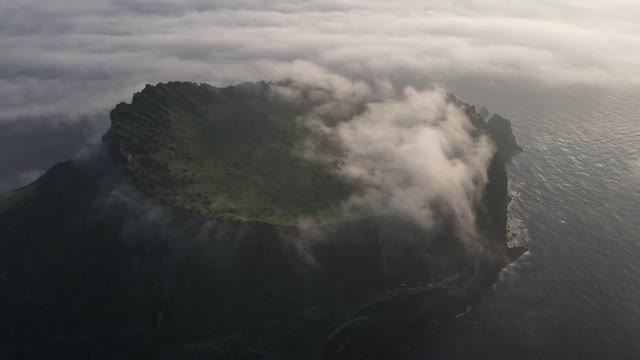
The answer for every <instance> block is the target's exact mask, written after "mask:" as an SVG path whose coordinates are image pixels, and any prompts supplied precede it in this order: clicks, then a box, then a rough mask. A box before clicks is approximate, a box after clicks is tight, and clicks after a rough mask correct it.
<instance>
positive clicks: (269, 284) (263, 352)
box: [0, 83, 518, 359]
mask: <svg viewBox="0 0 640 360" xmlns="http://www.w3.org/2000/svg"><path fill="white" fill-rule="evenodd" d="M176 86H177V87H176ZM194 86H195V85H194ZM245 86H250V85H245ZM259 86H264V84H262V85H259ZM184 87H187V88H189V87H190V85H188V84H187V83H179V84H178V85H175V86H174V87H171V88H168V89H165V90H171V91H179V90H180V89H182V88H184ZM152 90H153V89H152ZM178 98H179V97H178ZM185 101H186V100H185ZM160 105H162V104H160ZM462 105H463V106H464V104H462ZM466 111H467V112H468V113H470V117H471V118H472V121H473V123H474V124H475V125H476V127H477V128H476V129H475V130H474V131H476V132H477V133H481V132H483V131H486V124H485V123H484V120H483V119H482V116H480V115H478V114H476V113H475V108H472V107H467V108H466ZM500 129H502V130H505V131H506V130H507V129H508V130H510V125H509V127H508V128H506V127H504V126H503V127H500ZM508 135H509V134H504V131H503V132H500V133H495V134H494V139H496V142H498V138H502V137H503V136H504V137H506V138H507V139H508V138H509V136H508ZM510 138H511V139H512V138H513V136H512V134H511V137H510ZM514 143H515V142H514ZM497 145H498V148H500V146H501V145H500V144H497ZM111 150H113V149H111ZM119 155H122V154H119ZM501 159H502V158H501V157H500V155H496V156H494V158H493V160H492V161H491V164H490V166H489V169H488V176H489V183H488V184H487V187H486V188H485V191H484V195H483V198H482V201H481V202H480V203H479V204H478V205H477V209H476V210H477V211H476V212H477V214H476V215H477V222H478V228H479V230H480V232H481V237H482V240H481V241H482V247H483V249H484V250H483V252H482V254H481V255H479V256H478V255H477V254H470V253H468V252H467V251H466V250H465V246H464V244H463V243H462V242H461V240H460V239H459V238H458V236H457V235H456V231H455V229H454V228H453V227H452V224H450V223H447V222H446V221H443V222H442V224H440V225H439V226H438V227H437V228H435V229H433V230H432V231H425V230H424V229H422V228H420V227H419V226H417V225H415V224H414V223H412V222H410V221H407V220H403V219H398V218H368V219H359V220H357V221H355V220H354V221H348V222H343V223H340V224H334V225H323V226H318V227H315V228H313V229H305V231H301V230H300V229H299V228H297V227H292V226H282V225H276V224H270V223H264V222H237V221H229V220H224V219H215V220H214V219H211V218H207V217H205V216H202V215H200V214H198V213H197V212H194V211H189V210H186V209H181V208H179V207H171V206H166V205H162V204H160V203H159V202H158V201H157V199H154V198H151V197H149V196H148V194H145V193H143V192H142V191H140V190H138V189H137V188H136V187H135V186H134V181H133V180H132V179H131V176H130V174H129V171H128V169H127V164H126V162H124V161H123V159H122V157H121V156H113V152H109V151H106V150H104V149H102V148H98V149H96V151H94V152H93V154H92V155H91V156H89V157H87V158H84V159H80V160H74V161H68V162H65V163H62V164H58V165H56V166H54V167H52V168H51V169H50V170H49V171H48V172H47V173H46V174H45V175H44V176H42V177H41V178H40V179H39V180H38V181H36V182H35V183H33V184H32V185H30V186H28V187H25V188H23V189H19V190H16V191H13V192H11V193H8V194H5V195H2V196H1V197H0V318H2V319H3V326H2V327H0V348H1V349H2V350H0V357H3V358H9V359H11V358H20V359H42V358H47V359H87V358H92V359H114V358H136V359H179V358H189V359H234V358H237V359H254V358H255V359H277V358H282V359H292V358H312V359H313V358H315V359H320V358H323V357H326V358H329V359H346V358H359V357H358V356H360V358H361V357H362V356H368V357H369V358H376V356H377V358H386V359H398V358H402V351H403V349H404V348H405V347H406V345H407V343H406V342H407V341H410V340H411V339H412V336H414V335H416V334H431V335H433V334H437V333H438V331H439V329H440V328H441V327H443V326H445V325H446V323H447V322H448V321H450V320H451V319H452V318H455V316H456V315H457V314H459V313H461V312H464V311H465V310H466V307H467V306H468V305H469V304H471V303H473V302H474V301H476V300H477V299H478V298H479V297H480V296H481V295H482V294H483V292H484V291H485V289H487V288H488V287H489V286H490V285H491V284H492V283H493V282H494V281H495V279H496V277H497V275H498V273H499V271H500V270H501V269H502V268H503V267H504V266H505V265H506V264H508V263H509V261H511V259H512V258H513V257H514V256H517V255H518V254H517V253H516V251H515V250H508V249H507V246H506V243H507V236H506V222H507V205H508V202H509V197H508V194H507V186H508V179H507V173H506V169H505V164H504V162H503V161H502V160H501ZM451 274H455V275H451ZM432 279H444V280H441V281H437V280H432ZM381 294H382V295H381ZM363 304H364V305H363ZM327 339H328V340H327ZM3 352H4V353H3ZM374 355H375V356H374Z"/></svg>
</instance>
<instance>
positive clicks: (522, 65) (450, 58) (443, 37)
mask: <svg viewBox="0 0 640 360" xmlns="http://www.w3.org/2000/svg"><path fill="white" fill-rule="evenodd" d="M636 5H637V4H636V3H635V1H634V0H611V1H603V0H585V1H568V2H561V3H560V2H557V1H551V0H543V1H537V2H535V3H523V2H511V3H508V2H503V1H495V0H489V1H478V0H462V1H453V0H436V1H428V2H420V1H393V2H389V1H382V0H367V1H363V0H323V1H320V0H305V1H295V2H284V1H275V0H264V1H250V0H233V1H230V0H217V1H205V0H160V1H150V0H83V1H81V0H70V1H61V0H51V1H37V0H6V1H3V2H2V3H0V48H2V51H1V52H0V108H1V109H2V111H0V123H13V122H25V121H29V119H45V120H46V121H50V122H74V121H75V120H76V119H82V118H83V117H85V116H86V115H91V116H94V115H95V114H101V115H102V117H103V118H104V117H105V116H104V115H105V114H107V112H108V110H109V109H110V108H112V107H113V106H114V104H116V103H118V102H120V101H128V100H130V97H131V94H133V93H134V92H135V91H138V90H140V89H141V88H143V87H144V85H145V84H147V83H157V82H164V81H171V80H190V81H197V82H208V83H211V84H213V85H227V84H231V83H236V82H240V81H252V80H261V79H264V80H279V79H281V78H285V77H293V76H294V75H295V76H303V77H307V78H312V77H313V73H306V71H309V70H310V69H311V68H312V67H311V66H308V64H309V63H313V64H315V67H317V68H322V69H327V70H329V71H330V72H331V73H336V74H339V75H342V76H345V77H347V78H350V79H355V80H358V81H365V82H370V83H371V82H373V81H375V79H384V80H385V81H389V82H391V83H393V84H395V85H396V86H398V87H399V88H404V87H406V86H412V87H415V88H418V89H421V88H425V87H426V86H428V84H430V83H433V82H438V83H441V84H444V85H445V86H446V84H447V83H448V82H451V81H457V80H460V79H466V78H470V77H477V78H482V79H507V80H509V81H516V82H523V83H527V84H537V85H540V86H565V85H571V84H589V85H594V86H611V85H620V84H627V85H638V84H640V67H638V66H637V64H638V63H640V37H638V36H637V34H638V33H640V23H639V22H638V19H640V7H638V6H636ZM318 81H324V80H318ZM13 153H15V152H13ZM16 156H19V155H16ZM6 166H7V165H6V164H0V167H6ZM31 170H33V169H31ZM31 170H28V171H31Z"/></svg>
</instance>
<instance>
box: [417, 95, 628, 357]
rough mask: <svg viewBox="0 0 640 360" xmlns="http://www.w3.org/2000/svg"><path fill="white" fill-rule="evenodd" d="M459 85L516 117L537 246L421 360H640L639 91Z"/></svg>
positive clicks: (528, 224) (522, 223) (517, 187)
mask: <svg viewBox="0 0 640 360" xmlns="http://www.w3.org/2000/svg"><path fill="white" fill-rule="evenodd" d="M456 87H457V89H456ZM452 88H453V89H454V92H455V93H456V94H460V97H461V98H463V99H464V100H465V101H469V102H472V103H475V104H479V105H485V106H487V107H488V108H489V109H490V110H491V111H495V112H497V113H500V114H501V115H503V116H505V117H507V118H509V119H511V120H512V123H513V126H514V132H515V134H516V137H517V139H518V141H519V143H520V144H521V145H522V146H523V147H524V148H525V152H524V153H523V154H521V155H519V156H517V157H516V158H515V159H514V160H513V162H512V164H510V165H509V167H508V168H509V175H510V180H511V193H512V196H513V197H514V200H513V202H512V204H511V206H510V216H511V224H510V226H511V227H512V228H513V230H515V232H516V233H517V234H518V235H517V240H518V241H526V242H527V243H528V246H529V249H530V250H529V252H528V253H526V254H525V255H524V256H523V257H522V258H521V259H519V260H518V261H517V262H516V263H514V264H512V265H511V266H509V267H508V268H507V269H505V270H504V271H503V272H502V273H501V276H500V280H499V281H498V282H497V283H496V284H495V286H494V288H493V289H492V290H491V291H490V292H489V293H488V294H487V295H486V296H485V297H484V299H483V300H482V301H481V302H480V303H479V304H476V305H475V306H473V307H472V308H471V310H470V311H469V312H468V313H467V314H466V315H465V316H463V317H460V318H458V319H457V320H456V321H455V322H454V323H453V324H452V325H451V326H450V327H449V328H447V329H446V330H445V332H444V334H443V335H442V338H441V339H439V341H437V342H435V343H430V344H429V345H428V346H423V347H425V349H423V350H421V351H419V352H418V356H417V358H429V359H640V88H618V89H602V88H600V89H595V88H585V87H572V88H537V89H536V88H525V87H521V86H518V85H514V84H496V83H471V84H469V83H467V84H459V85H457V86H456V85H454V86H452ZM417 346H418V347H419V346H420V345H417Z"/></svg>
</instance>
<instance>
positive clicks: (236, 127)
mask: <svg viewBox="0 0 640 360" xmlns="http://www.w3.org/2000/svg"><path fill="white" fill-rule="evenodd" d="M269 87H270V85H269V84H268V83H264V82H261V83H247V84H241V85H238V86H232V87H227V88H215V87H212V86H209V85H205V84H201V85H197V84H193V83H168V84H159V85H157V86H147V87H146V88H145V89H144V90H143V91H142V92H140V93H137V94H135V95H134V97H133V101H132V103H131V104H124V103H122V104H119V105H118V106H117V107H116V108H115V109H114V110H113V111H112V112H111V120H112V126H111V130H110V131H109V133H108V134H107V136H106V138H107V140H108V141H109V142H110V143H111V144H112V145H114V147H115V148H116V149H117V150H118V151H119V152H120V154H121V155H122V156H123V158H124V159H125V161H126V163H127V166H128V168H129V169H130V170H131V172H132V174H133V177H134V179H135V181H136V183H137V185H138V186H139V187H140V188H141V189H142V190H143V191H145V192H147V193H149V194H151V195H153V196H155V197H156V198H158V199H160V200H161V201H163V202H166V203H168V204H171V205H174V206H178V207H183V208H187V209H191V210H194V211H198V212H200V213H202V214H204V215H206V216H209V217H220V218H225V219H231V220H240V221H260V222H267V223H272V224H283V225H284V224H293V223H294V222H295V221H296V220H297V219H298V218H299V217H300V216H309V217H313V218H315V219H318V220H321V221H330V220H335V218H336V217H337V216H339V209H340V203H341V201H342V200H345V199H347V198H348V197H349V195H350V194H351V193H352V192H353V190H354V189H353V185H352V184H349V183H347V182H345V181H344V180H343V179H341V178H340V177H338V176H337V175H336V173H335V169H332V168H331V165H327V164H319V163H316V162H312V161H309V160H305V159H303V158H302V157H300V156H298V155H297V154H296V153H295V150H296V147H297V146H299V145H300V144H302V143H303V142H304V141H305V140H307V139H309V138H310V137H311V136H314V135H313V134H312V133H311V132H310V130H309V129H307V128H306V127H304V126H301V125H300V124H299V123H298V122H297V121H296V117H297V116H299V115H300V114H302V113H304V112H305V111H306V110H308V106H309V105H304V104H299V105H295V106H294V105H291V104H283V103H281V102H279V101H277V100H275V99H274V98H273V97H272V96H270V95H269V94H270V92H269ZM325 143H328V142H327V141H325ZM325 145H327V144H325ZM324 150H325V151H326V152H327V153H330V152H332V153H335V152H336V150H338V149H335V148H331V147H330V146H328V145H327V146H325V149H324Z"/></svg>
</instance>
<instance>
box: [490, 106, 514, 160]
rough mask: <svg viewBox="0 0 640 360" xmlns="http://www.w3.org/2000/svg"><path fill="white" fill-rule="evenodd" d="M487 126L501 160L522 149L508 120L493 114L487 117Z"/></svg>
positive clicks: (507, 158)
mask: <svg viewBox="0 0 640 360" xmlns="http://www.w3.org/2000/svg"><path fill="white" fill-rule="evenodd" d="M487 126H488V127H489V131H490V133H491V135H492V136H493V141H494V142H495V143H496V146H497V148H498V154H499V155H500V157H501V158H502V160H504V161H508V160H509V159H511V156H513V155H514V154H517V153H520V152H522V151H523V149H522V148H521V147H520V146H519V145H518V143H517V142H516V138H515V136H514V135H513V130H511V122H510V121H509V120H507V119H505V118H503V117H502V116H500V115H497V114H495V115H493V116H492V117H491V118H490V119H489V121H488V122H487Z"/></svg>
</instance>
